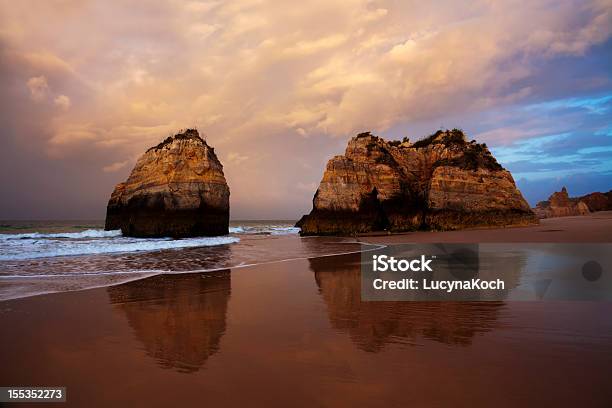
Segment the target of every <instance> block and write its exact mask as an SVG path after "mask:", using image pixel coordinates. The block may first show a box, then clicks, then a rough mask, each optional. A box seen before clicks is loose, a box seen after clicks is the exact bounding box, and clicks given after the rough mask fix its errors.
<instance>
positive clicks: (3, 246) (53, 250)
mask: <svg viewBox="0 0 612 408" xmlns="http://www.w3.org/2000/svg"><path fill="white" fill-rule="evenodd" d="M84 232H85V231H84ZM106 232H109V231H106ZM75 234H80V233H75ZM15 235H21V234H15ZM29 235H31V237H29V238H25V237H24V238H20V239H11V240H4V241H3V242H1V243H0V260H2V261H11V260H25V259H37V258H48V257H56V256H68V255H70V256H73V255H92V254H105V253H115V252H140V251H158V250H163V249H177V248H193V247H200V246H214V245H225V244H232V243H234V242H238V241H240V239H239V238H237V237H229V236H225V237H198V238H185V239H171V238H129V237H122V236H120V235H119V236H116V235H115V236H111V237H104V238H98V237H96V238H89V239H85V238H81V237H79V238H78V239H75V238H73V239H65V238H66V237H65V235H66V234H57V235H63V236H62V237H61V238H60V237H57V236H54V237H50V235H56V234H40V235H43V236H44V238H35V237H36V236H37V235H36V234H29ZM90 236H91V235H90Z"/></svg>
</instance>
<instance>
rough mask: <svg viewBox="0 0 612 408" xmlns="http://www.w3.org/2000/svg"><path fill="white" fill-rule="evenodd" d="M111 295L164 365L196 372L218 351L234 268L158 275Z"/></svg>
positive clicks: (113, 289)
mask: <svg viewBox="0 0 612 408" xmlns="http://www.w3.org/2000/svg"><path fill="white" fill-rule="evenodd" d="M107 291H108V295H109V297H110V301H111V303H112V304H113V306H114V309H115V310H117V311H120V312H121V313H123V314H125V317H126V318H127V321H128V323H129V325H130V326H131V328H132V329H133V330H134V334H135V336H136V338H137V339H138V340H139V341H140V342H142V344H143V346H144V349H145V351H146V353H147V354H148V355H149V356H151V357H153V358H154V359H155V360H156V361H157V362H158V364H159V365H160V366H161V367H163V368H173V369H176V370H177V371H179V372H185V373H189V372H194V371H197V370H199V369H200V368H201V367H202V366H203V365H204V363H205V362H206V360H207V359H208V358H209V357H210V356H211V355H213V354H215V353H216V352H217V351H218V350H219V342H220V340H221V337H222V336H223V334H224V333H225V326H226V314H227V305H228V302H229V298H230V293H231V278H230V272H229V270H224V271H220V272H215V273H208V274H183V275H159V276H155V277H152V278H149V279H144V280H139V281H134V282H129V283H124V284H122V285H118V286H112V287H109V288H107Z"/></svg>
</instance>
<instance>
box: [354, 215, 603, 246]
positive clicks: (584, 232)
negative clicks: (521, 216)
mask: <svg viewBox="0 0 612 408" xmlns="http://www.w3.org/2000/svg"><path fill="white" fill-rule="evenodd" d="M361 241H363V242H371V243H388V244H393V243H396V244H399V243H413V242H414V243H439V242H444V243H453V242H456V243H466V242H473V243H481V242H487V243H491V242H555V243H556V242H572V243H579V242H612V211H601V212H596V213H592V214H589V215H585V216H577V217H559V218H547V219H543V220H540V225H534V226H530V227H510V228H492V229H470V230H462V231H444V232H426V231H419V232H409V233H401V234H390V235H387V234H370V235H364V236H362V237H361Z"/></svg>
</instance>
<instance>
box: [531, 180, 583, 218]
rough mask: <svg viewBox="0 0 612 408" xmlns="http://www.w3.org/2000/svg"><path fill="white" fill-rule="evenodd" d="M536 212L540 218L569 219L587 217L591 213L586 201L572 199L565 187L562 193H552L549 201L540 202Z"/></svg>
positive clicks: (535, 209)
mask: <svg viewBox="0 0 612 408" xmlns="http://www.w3.org/2000/svg"><path fill="white" fill-rule="evenodd" d="M534 211H535V213H536V215H537V216H538V217H539V218H551V217H569V216H573V215H586V214H588V213H589V212H590V211H589V207H588V205H587V204H586V203H585V202H584V201H582V200H580V199H576V198H570V197H569V195H568V194H567V189H566V188H565V187H563V188H562V189H561V191H557V192H554V193H552V195H551V196H550V197H548V200H546V201H540V202H539V203H538V204H537V205H536V208H534Z"/></svg>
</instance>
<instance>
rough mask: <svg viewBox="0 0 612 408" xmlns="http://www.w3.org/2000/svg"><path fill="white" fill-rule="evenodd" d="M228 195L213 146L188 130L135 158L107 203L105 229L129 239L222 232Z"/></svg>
mask: <svg viewBox="0 0 612 408" xmlns="http://www.w3.org/2000/svg"><path fill="white" fill-rule="evenodd" d="M229 195H230V191H229V187H228V185H227V182H226V181H225V176H224V175H223V166H222V165H221V162H220V161H219V159H218V158H217V155H216V154H215V151H214V149H213V148H212V147H210V146H209V145H208V144H207V143H206V141H205V140H204V139H202V138H201V137H200V135H199V134H198V131H197V130H195V129H188V130H185V131H184V132H181V133H178V134H176V135H174V136H170V137H168V138H167V139H166V140H164V141H163V142H161V143H160V144H158V145H157V146H154V147H151V148H150V149H148V150H147V151H146V152H145V153H144V154H143V155H142V156H141V157H140V158H139V159H138V162H137V163H136V165H135V166H134V169H133V170H132V173H131V174H130V176H129V177H128V179H127V180H126V181H125V182H123V183H119V184H118V185H117V186H116V187H115V190H114V191H113V193H112V195H111V198H110V200H109V201H108V206H107V210H106V225H105V229H106V230H116V229H120V230H121V231H122V233H123V235H125V236H132V237H174V238H184V237H194V236H214V235H225V234H227V233H228V228H229Z"/></svg>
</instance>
